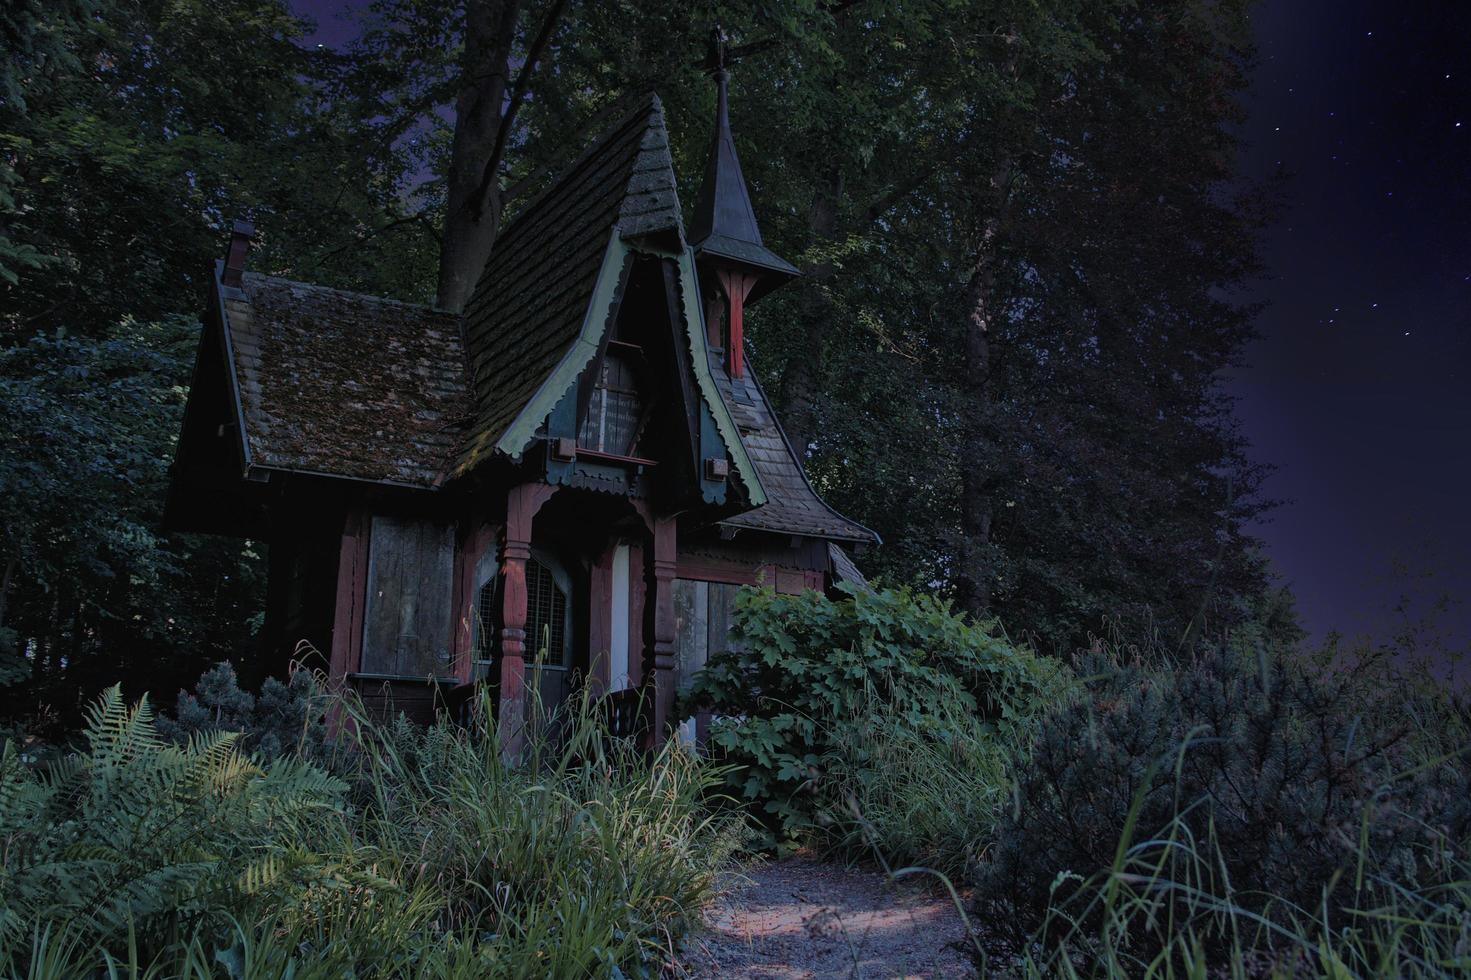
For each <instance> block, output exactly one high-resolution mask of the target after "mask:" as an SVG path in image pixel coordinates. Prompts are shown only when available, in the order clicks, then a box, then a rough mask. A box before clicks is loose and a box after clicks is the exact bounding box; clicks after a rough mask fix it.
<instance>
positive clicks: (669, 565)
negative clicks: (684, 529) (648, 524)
mask: <svg viewBox="0 0 1471 980" xmlns="http://www.w3.org/2000/svg"><path fill="white" fill-rule="evenodd" d="M677 534H678V523H677V520H676V518H673V517H656V518H655V519H654V546H653V550H652V558H653V561H652V562H651V563H650V571H651V572H652V575H651V576H650V577H651V582H650V586H651V588H652V589H653V595H652V596H651V597H650V598H651V600H652V601H653V603H654V616H653V621H654V636H653V642H652V643H651V644H650V652H651V653H652V654H653V656H652V658H651V659H650V663H651V665H652V666H653V668H654V672H653V676H652V678H651V679H652V680H653V686H654V690H653V707H654V713H653V719H652V725H651V737H652V739H653V745H654V748H658V747H659V746H660V745H662V744H663V743H664V740H665V738H667V737H668V735H669V725H670V723H671V722H672V721H673V720H674V718H673V712H674V668H675V666H676V651H675V644H676V641H677V630H678V627H677V624H676V622H675V616H674V576H675V572H676V569H677V567H678V557H679V545H678V541H677Z"/></svg>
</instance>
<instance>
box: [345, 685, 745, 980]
mask: <svg viewBox="0 0 1471 980" xmlns="http://www.w3.org/2000/svg"><path fill="white" fill-rule="evenodd" d="M488 709H489V705H488V704H487V703H482V705H481V706H480V712H479V718H480V719H481V720H480V721H477V722H475V723H474V724H472V725H471V726H469V727H466V728H461V727H458V726H453V725H448V724H439V725H435V726H433V727H430V728H427V729H426V728H418V727H416V726H413V725H410V724H407V723H405V722H402V721H399V722H398V723H395V724H393V725H389V726H373V725H372V724H370V723H364V722H362V721H360V725H359V736H358V741H359V744H360V748H361V752H360V757H361V758H362V759H364V760H365V762H366V765H367V766H368V769H367V770H366V772H365V773H364V776H365V777H366V785H368V786H369V787H371V788H372V789H373V791H374V795H373V799H372V801H371V802H370V803H369V805H368V806H367V807H366V809H365V814H364V816H365V819H364V821H363V826H362V835H363V840H364V841H365V842H367V843H368V844H370V845H371V846H373V847H374V848H376V849H377V850H378V851H379V852H380V853H382V854H383V855H385V857H386V858H387V859H389V860H392V861H393V862H395V864H394V869H395V870H394V877H395V878H397V879H398V880H401V881H403V882H404V883H405V884H406V885H409V886H423V887H426V888H431V889H432V890H433V891H434V893H435V894H436V895H437V896H438V902H439V913H438V918H437V920H436V921H437V926H438V928H440V929H442V930H444V931H445V932H448V933H450V934H470V935H475V936H478V937H480V946H481V947H482V948H481V949H480V951H479V953H478V956H479V957H480V960H481V961H483V963H484V964H486V965H483V966H481V967H480V968H478V969H477V970H476V971H475V972H476V975H487V976H489V975H496V976H499V975H516V974H517V973H518V972H523V971H524V972H525V973H526V974H527V975H533V976H589V975H608V974H612V975H617V974H618V973H619V972H620V971H622V972H624V973H628V972H633V973H635V974H656V973H658V972H659V965H660V963H661V962H663V961H664V959H667V957H668V954H669V951H670V950H671V949H672V948H673V947H674V945H675V943H676V942H677V940H678V939H679V938H680V937H681V936H682V935H683V934H684V932H685V931H686V930H687V929H688V928H689V926H690V925H691V924H692V923H693V922H694V921H695V920H696V917H697V916H698V913H699V909H700V908H701V907H702V906H703V905H704V903H705V902H706V901H707V900H708V899H709V898H710V897H711V896H712V895H713V892H714V886H715V876H716V874H717V872H718V871H720V870H721V869H722V868H723V867H724V866H725V865H726V863H727V860H728V858H729V857H730V855H731V854H732V852H733V851H734V850H735V849H736V847H737V846H738V845H739V843H740V840H741V837H742V835H743V833H742V828H741V824H740V822H739V820H738V819H736V818H735V817H733V816H732V815H731V814H730V813H729V812H726V811H721V812H718V813H717V812H715V811H713V810H711V809H710V808H709V807H708V806H707V805H706V803H705V798H706V797H707V796H708V795H709V794H710V792H711V791H712V790H713V789H714V788H715V786H716V785H717V784H718V783H719V781H720V779H721V776H722V774H721V773H720V772H719V771H718V770H712V769H710V768H708V767H706V766H705V765H704V764H703V763H701V762H700V761H699V760H698V759H697V758H695V757H694V756H692V755H691V754H690V753H688V752H686V751H684V750H683V749H681V748H680V747H679V746H677V745H675V744H673V743H670V744H668V745H666V746H665V748H664V749H663V750H662V751H661V752H660V753H659V755H658V756H657V757H656V758H654V759H653V760H648V759H646V758H643V757H641V756H640V755H638V754H637V753H636V752H635V751H634V750H633V748H632V747H631V746H628V745H627V744H625V743H623V742H621V741H618V740H608V739H606V738H604V737H603V736H602V733H601V730H600V728H599V727H598V725H597V723H596V721H595V718H594V714H595V712H594V711H593V710H592V707H591V705H589V704H588V703H586V702H584V703H582V704H581V705H579V706H577V708H576V709H575V710H574V711H573V715H572V717H571V718H569V719H568V723H567V725H566V726H565V728H564V729H563V732H564V734H563V736H562V741H560V742H559V743H554V742H552V741H550V740H549V739H548V738H546V737H541V736H536V737H533V738H532V739H531V740H530V743H529V745H528V747H527V751H526V758H525V759H524V760H523V762H522V764H521V765H520V766H516V767H513V766H511V765H509V764H507V762H506V761H505V759H504V757H503V755H502V753H501V749H500V743H499V741H498V739H497V738H496V737H495V732H494V729H493V726H492V727H487V726H486V725H485V723H484V721H483V719H484V718H486V717H487V716H488ZM661 957H662V958H664V959H661Z"/></svg>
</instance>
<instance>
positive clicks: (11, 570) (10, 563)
mask: <svg viewBox="0 0 1471 980" xmlns="http://www.w3.org/2000/svg"><path fill="white" fill-rule="evenodd" d="M19 569H20V548H19V547H18V546H17V547H15V548H13V549H11V551H10V554H8V555H6V556H5V571H4V572H3V573H0V626H4V625H5V613H6V611H7V610H9V608H10V590H11V588H12V587H13V586H14V585H15V573H16V572H17V571H18V570H19Z"/></svg>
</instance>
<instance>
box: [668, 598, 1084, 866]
mask: <svg viewBox="0 0 1471 980" xmlns="http://www.w3.org/2000/svg"><path fill="white" fill-rule="evenodd" d="M733 635H734V638H735V642H734V643H733V644H732V646H731V649H729V650H725V651H718V652H712V655H711V656H710V658H709V660H708V661H707V663H706V665H705V669H704V670H703V671H701V672H700V673H699V674H697V675H696V676H695V678H694V681H693V684H692V685H691V688H690V690H689V692H688V693H687V695H686V697H685V699H684V701H683V707H682V708H681V711H682V712H694V711H697V710H703V711H709V712H711V714H712V715H713V716H714V721H713V723H712V726H711V736H710V742H711V748H712V752H713V753H714V754H715V755H716V757H717V758H719V759H720V760H722V761H723V762H725V763H727V764H728V765H729V766H731V769H730V775H729V777H728V784H727V785H728V789H729V792H730V793H731V795H732V796H734V797H735V798H737V799H742V800H747V801H750V802H751V803H752V805H753V810H754V812H755V813H756V815H757V816H758V817H759V818H760V820H761V822H762V824H763V826H764V827H765V829H766V832H767V835H768V836H767V843H768V844H771V845H778V846H779V845H784V844H788V843H791V842H794V841H797V840H800V839H802V838H804V837H807V836H810V835H811V834H813V833H814V832H816V833H825V832H828V831H830V830H832V829H833V828H837V829H838V832H839V836H840V838H842V839H849V840H851V839H853V834H854V832H855V821H856V820H858V819H860V815H859V813H854V812H853V811H854V809H855V805H856V807H857V808H858V810H859V811H860V812H861V807H862V802H863V801H862V797H863V796H864V791H865V790H866V789H867V788H874V789H877V782H876V779H877V775H875V780H874V781H866V776H865V773H866V772H869V771H870V767H871V766H877V765H884V766H887V765H890V764H891V763H892V762H893V759H892V758H887V757H885V756H884V755H883V754H882V749H881V747H880V746H878V745H877V744H875V743H872V742H865V741H864V740H861V739H855V738H854V737H852V736H853V733H854V732H857V731H864V730H868V729H869V726H870V725H871V723H872V722H873V720H874V719H875V718H879V717H882V719H884V724H885V725H886V726H888V728H887V730H888V731H890V732H892V733H894V734H895V735H896V736H900V737H902V738H903V739H907V740H909V741H910V743H911V744H910V748H911V749H913V748H914V746H915V745H925V746H933V747H935V749H936V751H937V752H939V753H942V754H943V753H944V752H946V751H948V749H947V748H946V747H945V746H946V743H947V740H952V739H954V737H955V732H954V731H953V730H952V729H951V728H950V727H948V726H947V725H946V724H945V721H946V720H947V719H952V718H964V719H966V721H967V726H968V727H967V728H966V730H965V731H966V733H967V734H968V735H969V736H970V737H972V738H980V739H987V738H994V739H996V740H997V741H998V742H1006V741H1011V740H1014V739H1015V738H1016V736H1017V733H1018V732H1019V731H1021V730H1023V729H1025V728H1026V727H1027V726H1029V725H1030V724H1031V723H1032V720H1033V718H1034V717H1035V715H1036V714H1037V711H1038V706H1039V705H1041V704H1043V703H1045V702H1046V701H1047V700H1048V699H1049V698H1051V697H1052V696H1053V693H1054V690H1055V688H1056V686H1057V685H1058V684H1059V683H1060V676H1061V675H1060V672H1059V670H1058V668H1057V667H1056V666H1055V665H1054V664H1052V663H1051V662H1048V661H1044V660H1042V659H1039V658H1037V657H1036V656H1034V655H1033V654H1031V653H1030V652H1029V651H1027V650H1024V649H1022V648H1020V647H1017V646H1015V645H1013V644H1012V643H1010V642H1009V641H1007V640H1006V639H1005V638H1004V637H1002V636H999V635H997V634H996V633H995V632H993V630H992V628H991V627H989V626H987V625H974V624H971V623H969V622H967V621H966V620H965V619H963V618H962V617H960V616H958V615H956V614H954V613H953V612H951V610H950V607H949V604H948V603H946V602H943V601H941V600H939V599H936V598H935V597H933V596H929V595H925V594H922V593H917V592H914V591H911V590H909V589H887V590H882V591H877V592H868V591H863V590H856V589H850V590H848V594H847V595H846V596H845V597H843V598H842V599H840V600H836V601H834V600H831V599H829V598H827V597H825V596H822V595H820V594H818V593H816V592H812V591H809V592H806V593H804V594H801V595H778V594H777V593H775V592H774V591H772V590H771V589H769V588H765V589H745V590H742V592H741V594H740V595H739V596H738V597H737V599H736V606H735V614H734V622H733ZM971 722H974V725H975V726H976V727H973V728H972V727H969V725H970V723H971ZM870 750H871V752H870ZM903 792H904V791H903V790H902V788H901V789H899V793H900V794H902V793H903ZM879 795H882V796H884V797H885V798H887V799H889V800H893V799H894V798H895V794H894V792H893V787H892V785H891V787H890V788H889V789H885V790H883V791H881V792H880V794H879ZM891 812H897V811H891Z"/></svg>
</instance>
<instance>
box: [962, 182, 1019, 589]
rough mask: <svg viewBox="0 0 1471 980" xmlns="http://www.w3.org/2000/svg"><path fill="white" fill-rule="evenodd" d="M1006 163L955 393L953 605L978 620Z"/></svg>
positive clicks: (988, 222)
mask: <svg viewBox="0 0 1471 980" xmlns="http://www.w3.org/2000/svg"><path fill="white" fill-rule="evenodd" d="M1011 173H1012V161H1011V160H1009V159H1003V160H1002V161H1001V162H1000V163H999V164H998V165H997V167H996V170H995V171H994V173H993V174H992V175H991V179H990V191H991V195H992V198H993V201H994V204H993V206H992V207H991V208H989V209H988V210H989V213H988V214H987V215H986V218H985V220H984V221H983V222H982V224H981V231H980V236H979V240H978V242H977V245H976V253H975V256H976V257H975V262H974V263H973V264H972V265H971V273H970V278H969V280H968V281H967V283H966V289H965V309H966V319H965V375H964V376H963V378H962V379H961V388H962V391H963V393H964V394H965V400H966V403H967V406H968V412H967V416H966V418H965V420H964V424H963V425H962V427H961V431H962V437H961V438H962V445H961V452H960V542H959V549H958V550H959V554H958V555H957V561H956V576H955V602H956V606H957V608H958V609H959V610H960V611H961V612H966V613H970V614H971V615H972V616H977V617H978V616H984V615H985V614H986V612H987V611H988V610H989V609H990V607H991V588H992V584H993V578H994V565H995V562H994V559H993V549H992V545H991V518H992V515H993V507H994V501H993V500H992V487H993V485H994V483H995V480H996V472H995V452H994V448H995V447H994V427H993V424H992V418H991V415H992V404H991V335H990V325H991V320H992V318H993V317H995V316H996V314H997V311H998V308H999V306H1000V304H999V303H998V302H997V300H996V273H997V270H998V268H999V266H1000V245H1001V238H1002V234H1003V230H1004V223H1005V220H1006V213H1007V210H1008V204H1009V199H1010V193H1009V189H1010V184H1011Z"/></svg>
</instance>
